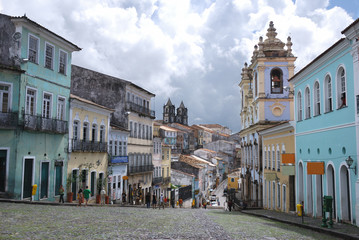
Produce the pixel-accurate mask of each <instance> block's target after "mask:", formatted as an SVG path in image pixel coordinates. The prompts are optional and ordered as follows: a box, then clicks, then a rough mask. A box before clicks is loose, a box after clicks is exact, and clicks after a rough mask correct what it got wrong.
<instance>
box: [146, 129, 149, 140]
mask: <svg viewBox="0 0 359 240" xmlns="http://www.w3.org/2000/svg"><path fill="white" fill-rule="evenodd" d="M146 139H147V140H148V139H150V132H149V127H148V125H146Z"/></svg>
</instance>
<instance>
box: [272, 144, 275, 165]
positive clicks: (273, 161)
mask: <svg viewBox="0 0 359 240" xmlns="http://www.w3.org/2000/svg"><path fill="white" fill-rule="evenodd" d="M272 169H273V170H275V150H274V146H272Z"/></svg>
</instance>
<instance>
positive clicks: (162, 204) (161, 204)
mask: <svg viewBox="0 0 359 240" xmlns="http://www.w3.org/2000/svg"><path fill="white" fill-rule="evenodd" d="M163 201H164V200H163V193H161V196H160V206H159V207H158V209H161V207H162V208H163V209H165V205H164V202H163Z"/></svg>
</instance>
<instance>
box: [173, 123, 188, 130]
mask: <svg viewBox="0 0 359 240" xmlns="http://www.w3.org/2000/svg"><path fill="white" fill-rule="evenodd" d="M171 125H172V127H173V125H178V126H180V127H183V128H185V129H187V130H190V131H192V130H193V128H192V127H189V126H186V125H183V124H180V123H171Z"/></svg>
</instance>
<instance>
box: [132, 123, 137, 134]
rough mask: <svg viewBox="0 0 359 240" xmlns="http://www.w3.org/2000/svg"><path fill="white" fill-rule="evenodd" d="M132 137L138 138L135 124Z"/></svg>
mask: <svg viewBox="0 0 359 240" xmlns="http://www.w3.org/2000/svg"><path fill="white" fill-rule="evenodd" d="M132 137H137V123H136V122H135V129H134V131H133V136H132Z"/></svg>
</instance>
